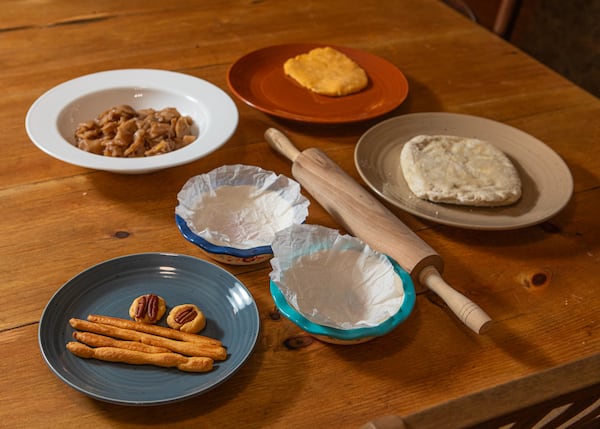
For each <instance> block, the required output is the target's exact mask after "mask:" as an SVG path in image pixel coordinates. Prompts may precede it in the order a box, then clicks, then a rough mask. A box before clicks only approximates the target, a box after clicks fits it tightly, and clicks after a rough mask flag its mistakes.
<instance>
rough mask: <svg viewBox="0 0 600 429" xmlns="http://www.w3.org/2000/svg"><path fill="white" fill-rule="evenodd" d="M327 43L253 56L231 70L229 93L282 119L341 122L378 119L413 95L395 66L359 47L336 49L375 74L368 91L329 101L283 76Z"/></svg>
mask: <svg viewBox="0 0 600 429" xmlns="http://www.w3.org/2000/svg"><path fill="white" fill-rule="evenodd" d="M322 46H326V45H325V44H313V43H295V44H287V45H277V46H271V47H267V48H263V49H259V50H257V51H254V52H251V53H249V54H247V55H245V56H243V57H242V58H240V59H239V60H238V61H236V62H235V63H234V64H233V65H232V66H231V67H230V69H229V72H228V74H227V84H228V85H229V89H230V90H231V91H232V92H233V93H234V94H235V95H236V96H237V97H238V98H240V99H241V100H242V101H244V102H245V103H247V104H248V105H250V106H252V107H254V108H256V109H258V110H260V111H262V112H265V113H268V114H271V115H274V116H278V117H280V118H285V119H291V120H295V121H301V122H312V123H321V124H337V123H349V122H358V121H363V120H367V119H372V118H375V117H377V116H380V115H383V114H385V113H388V112H390V111H392V110H393V109H395V108H396V107H398V106H399V105H400V104H401V103H402V102H403V101H404V100H405V99H406V96H407V95H408V82H407V81H406V77H405V76H404V74H403V73H402V72H401V71H400V70H399V69H398V68H397V67H396V66H394V65H393V64H391V63H390V62H388V61H386V60H384V59H383V58H380V57H378V56H376V55H372V54H370V53H368V52H364V51H360V50H358V49H352V48H346V47H341V46H332V45H327V46H331V47H333V48H335V49H337V50H339V51H340V52H343V53H344V54H346V55H347V56H348V57H350V58H352V59H353V60H354V61H355V62H356V63H357V64H358V65H360V66H361V67H362V68H363V69H364V70H365V71H366V72H367V75H368V76H369V85H368V86H367V88H365V89H363V90H362V91H360V92H357V93H355V94H350V95H346V96H342V97H329V96H325V95H319V94H316V93H314V92H312V91H310V90H308V89H306V88H303V87H302V86H300V85H299V84H298V83H296V81H294V80H293V79H292V78H290V77H289V76H286V75H285V73H284V72H283V63H284V62H285V61H286V60H287V59H288V58H291V57H294V56H296V55H298V54H302V53H306V52H308V51H310V50H311V49H313V48H316V47H322Z"/></svg>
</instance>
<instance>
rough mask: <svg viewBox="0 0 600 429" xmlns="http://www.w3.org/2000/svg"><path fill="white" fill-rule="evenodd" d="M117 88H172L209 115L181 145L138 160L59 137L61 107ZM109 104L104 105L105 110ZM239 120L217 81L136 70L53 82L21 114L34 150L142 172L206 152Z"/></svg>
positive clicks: (229, 133) (120, 170)
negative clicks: (92, 150)
mask: <svg viewBox="0 0 600 429" xmlns="http://www.w3.org/2000/svg"><path fill="white" fill-rule="evenodd" d="M117 88H127V89H139V90H140V91H143V90H157V91H163V92H171V93H174V94H176V95H177V96H181V97H183V98H185V99H187V100H188V101H191V102H193V103H197V104H198V105H199V107H200V108H201V110H203V111H204V112H206V114H207V115H208V116H209V117H208V118H207V121H206V125H205V129H203V130H201V132H200V136H199V137H198V138H197V139H196V141H194V142H193V143H191V144H190V145H188V146H186V147H183V148H181V149H178V150H176V151H173V152H169V153H167V154H162V155H157V156H153V157H143V158H113V157H107V156H103V155H96V154H92V153H88V152H85V151H83V150H81V149H78V148H77V147H75V146H74V145H72V144H70V143H69V142H67V141H66V140H65V139H64V138H63V137H62V135H61V133H60V131H59V129H58V126H57V120H58V117H59V115H60V114H61V112H62V111H63V109H64V108H65V107H66V106H68V105H69V104H70V103H71V102H72V101H73V100H75V99H78V98H82V97H85V96H86V95H89V94H92V93H94V92H99V91H103V90H110V89H117ZM110 107H112V106H106V108H107V109H108V108H110ZM175 107H176V106H175ZM98 113H100V112H98ZM181 113H184V112H181ZM90 119H92V118H90ZM238 121H239V113H238V110H237V107H236V105H235V103H234V101H233V100H232V99H231V97H230V96H229V95H228V94H227V93H226V92H225V91H223V90H222V89H220V88H219V87H217V86H216V85H214V84H212V83H210V82H208V81H205V80H203V79H200V78H197V77H194V76H191V75H187V74H184V73H179V72H174V71H168V70H158V69H143V68H140V69H120V70H108V71H102V72H97V73H92V74H88V75H84V76H80V77H77V78H75V79H72V80H69V81H66V82H64V83H61V84H59V85H57V86H55V87H54V88H52V89H50V90H48V91H47V92H45V93H44V94H42V95H41V96H40V97H39V98H38V99H37V100H36V101H35V102H34V103H33V104H32V105H31V107H30V108H29V111H28V112H27V116H26V118H25V128H26V131H27V134H28V135H29V138H30V139H31V140H32V142H33V143H34V144H35V145H36V146H37V147H38V148H39V149H41V150H42V151H44V152H45V153H47V154H49V155H51V156H53V157H55V158H57V159H59V160H61V161H65V162H68V163H70V164H74V165H77V166H80V167H86V168H92V169H97V170H105V171H112V172H118V173H144V172H150V171H154V170H159V169H163V168H169V167H174V166H177V165H181V164H186V163H189V162H192V161H195V160H197V159H199V158H201V157H203V156H206V155H208V154H209V153H211V152H213V151H215V150H216V149H218V148H219V147H221V146H222V145H223V144H225V143H226V142H227V140H229V138H230V137H231V136H232V135H233V133H234V132H235V130H236V128H237V125H238Z"/></svg>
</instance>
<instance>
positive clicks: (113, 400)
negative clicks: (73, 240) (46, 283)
mask: <svg viewBox="0 0 600 429" xmlns="http://www.w3.org/2000/svg"><path fill="white" fill-rule="evenodd" d="M131 258H167V259H168V260H175V259H177V258H181V259H180V260H183V259H185V260H188V261H193V262H194V263H201V264H205V265H208V266H211V268H212V269H216V270H217V271H219V272H221V274H223V275H225V276H226V277H228V278H230V279H232V280H235V282H236V286H237V285H239V286H241V287H242V288H243V290H244V291H245V292H246V294H247V295H248V297H249V298H250V302H251V307H252V309H253V312H252V320H253V321H254V322H255V324H253V326H252V328H253V330H252V332H253V333H254V335H253V338H251V340H250V342H249V347H247V348H246V350H245V353H244V354H243V355H242V356H241V359H240V361H239V363H238V364H237V366H235V367H234V368H232V369H231V370H230V372H229V373H228V374H226V375H225V377H222V378H220V379H218V380H216V381H215V382H213V383H212V384H210V385H209V386H207V387H204V388H201V389H197V390H194V391H193V392H190V393H188V394H187V395H180V396H171V397H165V398H162V399H157V400H142V401H140V400H134V399H131V400H125V399H118V398H114V397H110V395H101V394H97V393H94V392H90V391H88V390H86V389H85V388H84V387H83V386H81V385H80V384H78V383H76V382H74V381H73V380H72V379H69V378H68V377H66V376H65V375H64V371H62V372H61V371H60V370H59V368H56V367H55V366H54V365H53V363H52V362H51V359H50V357H49V355H48V354H49V351H48V350H47V349H46V348H45V346H44V344H45V343H46V342H48V341H47V340H46V339H45V338H43V333H42V331H43V327H44V321H45V320H46V319H47V318H48V317H49V316H48V314H50V311H51V306H52V305H53V304H55V302H56V299H58V297H59V296H60V295H61V294H63V293H65V291H66V290H67V288H69V287H73V286H72V285H71V286H70V284H72V282H73V281H75V280H76V279H77V278H79V277H80V276H83V275H86V274H88V273H89V272H90V271H92V270H95V269H98V268H100V267H102V266H104V265H106V264H111V263H116V262H117V261H123V260H126V259H131ZM47 323H50V322H47ZM259 335H260V313H259V310H258V306H257V304H256V300H255V299H254V297H253V296H252V293H251V292H250V290H249V289H248V288H247V287H246V285H244V284H243V283H242V282H241V281H240V280H239V279H238V278H237V277H236V276H234V275H233V274H231V273H230V272H228V271H227V270H225V269H224V268H222V267H220V266H218V265H216V264H214V263H212V262H209V261H206V260H204V259H200V258H197V257H195V256H190V255H185V254H179V253H170V252H142V253H133V254H127V255H123V256H117V257H114V258H110V259H107V260H104V261H101V262H98V263H96V264H93V265H91V266H89V267H87V268H85V269H83V270H82V271H80V272H79V273H77V274H75V275H74V276H72V277H71V278H69V279H68V280H67V281H66V282H64V283H63V285H61V287H59V288H58V289H57V290H56V291H55V292H54V293H53V294H52V297H51V298H50V299H49V300H48V302H47V304H46V306H45V307H44V309H43V311H42V315H41V317H40V321H39V324H38V330H37V340H38V347H39V350H40V354H41V355H42V358H43V360H44V362H45V363H46V365H47V366H48V368H49V369H50V370H51V372H52V373H54V375H56V376H57V377H58V379H59V380H61V381H62V382H63V383H65V384H66V385H68V386H69V387H71V388H73V389H74V390H76V391H78V392H80V393H82V394H84V395H86V396H88V397H90V398H93V399H96V400H99V401H102V402H107V403H112V404H118V405H127V406H156V405H165V404H170V403H175V402H180V401H183V400H187V399H190V398H192V397H196V396H199V395H202V394H204V393H206V392H207V391H209V390H212V389H214V388H216V387H217V386H219V385H221V384H223V383H224V382H225V381H226V380H228V379H230V378H231V377H232V376H233V375H234V374H235V373H236V372H238V370H239V369H240V368H241V367H242V366H243V365H244V364H245V363H246V361H247V360H248V359H249V358H250V356H251V355H252V353H253V352H254V350H255V348H256V345H257V343H258V337H259ZM58 338H60V336H58V335H57V339H58ZM48 343H49V342H48ZM216 370H218V369H216Z"/></svg>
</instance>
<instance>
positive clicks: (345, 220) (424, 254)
mask: <svg viewBox="0 0 600 429" xmlns="http://www.w3.org/2000/svg"><path fill="white" fill-rule="evenodd" d="M265 138H266V139H267V141H268V142H269V144H270V145H271V146H272V147H273V148H274V149H276V150H277V151H278V152H279V153H281V154H282V155H284V156H286V157H287V158H288V159H289V160H290V161H292V175H293V176H294V178H295V179H296V180H297V181H298V182H299V183H300V184H301V185H302V186H303V187H304V189H305V190H306V191H308V192H309V193H310V194H311V195H312V196H313V197H314V198H315V199H316V200H317V201H318V202H319V204H321V206H323V208H324V209H325V210H326V211H327V212H328V213H329V214H331V215H332V216H333V217H334V218H335V219H336V220H337V221H338V222H339V223H340V224H341V225H342V226H343V227H344V228H345V229H346V230H347V231H348V232H349V233H351V234H353V235H354V236H356V237H358V238H360V239H361V240H363V241H364V242H366V243H367V244H369V245H370V246H371V247H372V248H373V249H375V250H377V251H379V252H382V253H385V254H387V255H389V256H390V257H392V258H393V259H394V260H396V262H398V264H400V266H402V268H404V269H405V270H406V271H407V272H409V273H410V275H411V277H412V279H413V281H414V283H415V286H416V287H417V290H418V289H419V286H427V287H429V288H430V289H431V290H433V291H434V292H435V293H436V294H437V295H438V296H440V297H441V298H442V299H443V300H444V301H445V302H446V304H448V307H449V308H450V309H451V310H452V311H453V312H454V313H455V314H456V315H457V316H458V317H459V319H460V320H461V321H462V322H463V323H465V324H466V325H467V326H468V327H469V328H471V329H472V330H473V331H475V332H477V333H483V332H484V331H485V330H486V329H487V327H488V325H489V322H490V321H491V319H490V318H489V316H488V315H487V314H485V312H484V311H483V310H481V308H479V307H478V306H477V305H476V304H474V303H473V302H471V301H470V300H469V299H468V298H466V297H465V296H463V295H461V294H460V293H458V292H457V291H455V290H454V289H452V288H451V287H450V286H449V285H447V284H446V282H445V281H444V280H443V279H442V277H441V274H440V273H441V272H442V270H443V267H444V263H443V259H442V258H441V256H440V255H438V254H437V253H436V252H435V250H433V249H432V248H431V247H430V246H429V245H428V244H427V243H425V242H424V241H423V240H421V239H420V238H419V237H418V236H417V235H416V234H415V233H414V232H413V231H412V230H410V229H409V228H408V227H407V226H406V225H404V224H403V223H402V222H401V221H400V219H398V218H397V217H396V216H395V215H394V214H393V213H392V212H391V211H390V210H389V209H387V208H386V207H385V206H384V205H383V204H382V203H380V202H379V201H378V200H377V199H376V198H375V197H374V196H373V195H371V194H370V193H369V192H368V191H367V190H366V189H365V188H363V187H362V186H360V185H359V184H358V183H357V182H356V181H355V180H354V179H353V178H352V177H350V176H349V175H348V174H346V173H345V172H344V171H343V170H342V169H341V168H340V167H339V166H338V165H337V164H335V163H334V162H333V161H332V160H331V159H330V158H329V157H327V155H325V154H324V153H323V152H322V151H320V150H318V149H315V148H309V149H306V150H304V151H302V152H300V151H299V150H298V149H296V147H295V146H294V145H293V144H292V142H291V141H290V140H289V139H288V138H287V137H286V136H285V135H284V134H282V133H281V132H280V131H278V130H276V129H274V128H270V129H268V130H267V131H266V132H265Z"/></svg>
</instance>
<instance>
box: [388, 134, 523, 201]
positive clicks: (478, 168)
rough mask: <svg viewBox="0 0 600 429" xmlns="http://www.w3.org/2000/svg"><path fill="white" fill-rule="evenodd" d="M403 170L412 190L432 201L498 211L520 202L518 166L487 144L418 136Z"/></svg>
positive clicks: (410, 144)
mask: <svg viewBox="0 0 600 429" xmlns="http://www.w3.org/2000/svg"><path fill="white" fill-rule="evenodd" d="M400 166H401V168H402V174H403V176H404V179H405V180H406V183H407V184H408V187H409V189H410V190H411V191H412V192H413V193H414V194H415V195H416V196H417V197H419V198H421V199H426V200H429V201H432V202H436V203H448V204H458V205H470V206H487V207H494V206H506V205H510V204H513V203H515V202H516V201H518V200H519V198H521V179H520V177H519V174H518V172H517V170H516V168H515V166H514V165H513V163H512V162H511V161H510V159H509V158H508V157H507V156H506V155H505V154H504V153H503V152H502V151H500V150H499V149H498V148H496V147H495V146H494V145H492V144H491V143H489V142H486V141H483V140H479V139H474V138H466V137H458V136H445V135H419V136H416V137H413V138H412V139H411V140H409V141H408V142H407V143H406V144H405V145H404V147H403V148H402V152H401V154H400Z"/></svg>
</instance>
